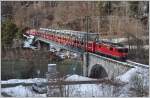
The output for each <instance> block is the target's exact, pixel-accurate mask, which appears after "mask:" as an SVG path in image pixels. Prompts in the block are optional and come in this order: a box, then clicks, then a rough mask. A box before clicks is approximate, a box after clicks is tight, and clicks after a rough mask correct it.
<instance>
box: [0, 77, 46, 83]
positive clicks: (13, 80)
mask: <svg viewBox="0 0 150 98" xmlns="http://www.w3.org/2000/svg"><path fill="white" fill-rule="evenodd" d="M37 82H43V83H45V82H47V80H46V79H45V78H34V79H10V80H6V81H1V84H14V83H37Z"/></svg>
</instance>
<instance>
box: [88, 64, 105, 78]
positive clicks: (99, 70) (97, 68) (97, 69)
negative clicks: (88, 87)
mask: <svg viewBox="0 0 150 98" xmlns="http://www.w3.org/2000/svg"><path fill="white" fill-rule="evenodd" d="M89 77H90V78H97V79H100V78H105V77H108V73H107V72H106V70H105V68H104V67H103V66H102V65H100V64H95V65H94V66H93V67H92V68H91V71H90V75H89Z"/></svg>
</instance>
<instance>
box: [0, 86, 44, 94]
mask: <svg viewBox="0 0 150 98" xmlns="http://www.w3.org/2000/svg"><path fill="white" fill-rule="evenodd" d="M1 92H2V93H6V94H7V95H9V96H12V97H17V96H19V97H33V96H37V97H46V94H38V93H35V92H34V91H32V89H31V88H30V87H25V86H22V85H19V86H16V87H10V88H1Z"/></svg>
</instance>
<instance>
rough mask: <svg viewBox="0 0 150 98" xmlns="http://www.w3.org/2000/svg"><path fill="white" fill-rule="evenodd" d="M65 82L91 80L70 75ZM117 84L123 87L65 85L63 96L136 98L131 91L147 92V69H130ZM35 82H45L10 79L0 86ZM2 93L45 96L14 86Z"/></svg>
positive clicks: (41, 79)
mask: <svg viewBox="0 0 150 98" xmlns="http://www.w3.org/2000/svg"><path fill="white" fill-rule="evenodd" d="M66 80H67V81H82V80H83V81H84V80H93V79H91V78H88V77H83V76H79V75H71V76H68V77H67V78H66ZM115 80H116V81H118V82H123V83H124V85H123V86H113V85H109V84H105V83H99V84H78V85H67V86H64V88H63V90H64V95H65V96H70V97H100V96H103V97H114V96H115V97H118V96H124V97H129V96H134V97H136V96H137V93H135V91H132V90H131V89H132V88H134V89H143V90H145V91H149V69H144V68H140V67H136V68H131V69H130V70H128V71H127V72H126V73H125V74H123V75H120V76H118V77H116V78H115ZM35 82H46V79H43V78H35V79H11V80H8V81H1V83H2V84H8V83H35ZM1 92H2V93H5V94H7V95H10V96H23V97H25V96H31V97H32V96H46V94H38V93H36V92H34V91H33V90H32V88H31V86H22V85H19V86H16V87H9V88H2V89H1Z"/></svg>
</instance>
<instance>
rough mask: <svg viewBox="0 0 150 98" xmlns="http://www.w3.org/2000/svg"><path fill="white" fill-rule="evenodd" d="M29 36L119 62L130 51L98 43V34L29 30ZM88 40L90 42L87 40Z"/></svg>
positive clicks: (112, 44)
mask: <svg viewBox="0 0 150 98" xmlns="http://www.w3.org/2000/svg"><path fill="white" fill-rule="evenodd" d="M26 33H27V34H30V35H33V36H37V37H41V38H44V39H47V40H51V41H55V42H58V43H60V44H63V45H70V46H74V47H78V48H81V49H84V50H85V51H88V52H92V53H96V54H100V55H103V56H107V57H111V58H114V59H117V60H126V59H127V55H128V49H127V48H125V47H123V46H122V45H119V44H115V43H110V42H104V41H98V40H97V37H98V33H87V32H79V31H71V30H54V29H46V28H40V30H38V31H36V30H28V31H27V32H26ZM86 39H88V41H87V40H86Z"/></svg>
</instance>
